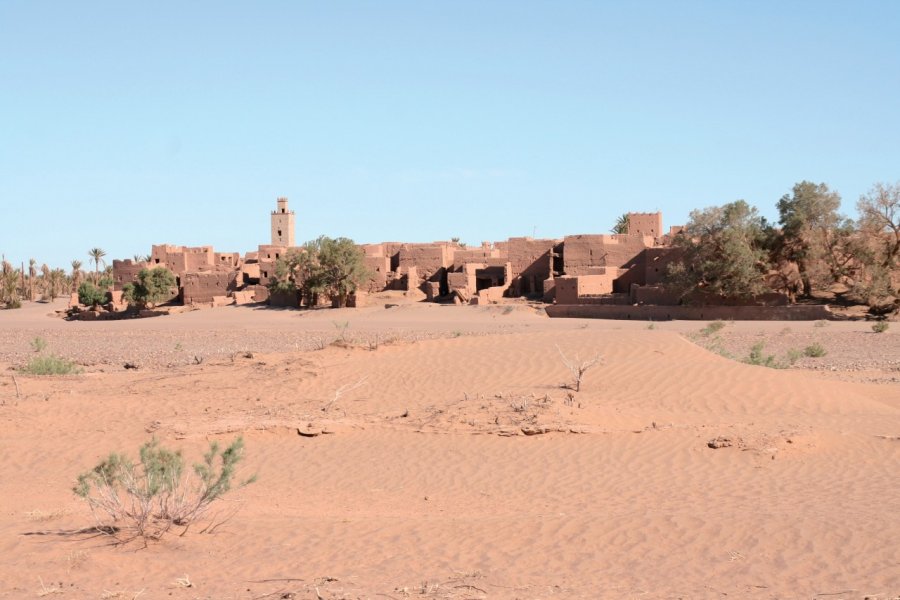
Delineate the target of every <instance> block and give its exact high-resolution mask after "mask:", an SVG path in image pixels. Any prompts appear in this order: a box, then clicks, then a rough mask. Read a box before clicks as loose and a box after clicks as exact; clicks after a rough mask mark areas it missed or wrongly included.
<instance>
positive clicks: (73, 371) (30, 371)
mask: <svg viewBox="0 0 900 600" xmlns="http://www.w3.org/2000/svg"><path fill="white" fill-rule="evenodd" d="M20 371H21V372H22V373H24V374H26V375H77V374H78V373H81V367H79V366H78V365H77V364H75V363H74V362H72V361H71V360H67V359H65V358H61V357H59V356H55V355H53V354H50V355H41V356H35V357H34V358H32V359H31V360H30V361H28V363H27V364H26V365H25V366H24V367H22V369H21V370H20Z"/></svg>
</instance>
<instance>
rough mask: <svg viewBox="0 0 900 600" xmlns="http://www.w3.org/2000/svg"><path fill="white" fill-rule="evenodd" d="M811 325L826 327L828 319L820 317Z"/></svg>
mask: <svg viewBox="0 0 900 600" xmlns="http://www.w3.org/2000/svg"><path fill="white" fill-rule="evenodd" d="M813 327H828V321H825V320H822V319H820V320H818V321H816V322H815V323H813Z"/></svg>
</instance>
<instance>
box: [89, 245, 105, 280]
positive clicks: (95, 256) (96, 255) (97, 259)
mask: <svg viewBox="0 0 900 600" xmlns="http://www.w3.org/2000/svg"><path fill="white" fill-rule="evenodd" d="M88 256H90V257H91V260H93V261H94V275H95V276H96V280H97V281H100V263H103V265H104V266H106V261H105V260H103V257H104V256H106V251H105V250H103V249H102V248H91V249H90V250H88Z"/></svg>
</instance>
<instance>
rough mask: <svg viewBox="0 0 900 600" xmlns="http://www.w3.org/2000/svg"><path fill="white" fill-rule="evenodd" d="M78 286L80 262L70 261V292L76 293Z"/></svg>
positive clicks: (79, 283)
mask: <svg viewBox="0 0 900 600" xmlns="http://www.w3.org/2000/svg"><path fill="white" fill-rule="evenodd" d="M79 285H81V261H80V260H73V261H72V291H73V292H75V291H77V290H78V286H79Z"/></svg>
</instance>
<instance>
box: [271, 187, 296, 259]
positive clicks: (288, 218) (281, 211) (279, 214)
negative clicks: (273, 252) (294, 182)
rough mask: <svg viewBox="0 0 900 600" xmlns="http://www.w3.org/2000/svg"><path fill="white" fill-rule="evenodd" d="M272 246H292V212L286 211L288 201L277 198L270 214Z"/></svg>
mask: <svg viewBox="0 0 900 600" xmlns="http://www.w3.org/2000/svg"><path fill="white" fill-rule="evenodd" d="M272 245H273V246H285V247H292V246H294V245H295V244H294V211H292V210H289V209H288V199H287V198H279V199H278V201H277V204H276V208H275V210H274V211H273V212H272Z"/></svg>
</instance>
